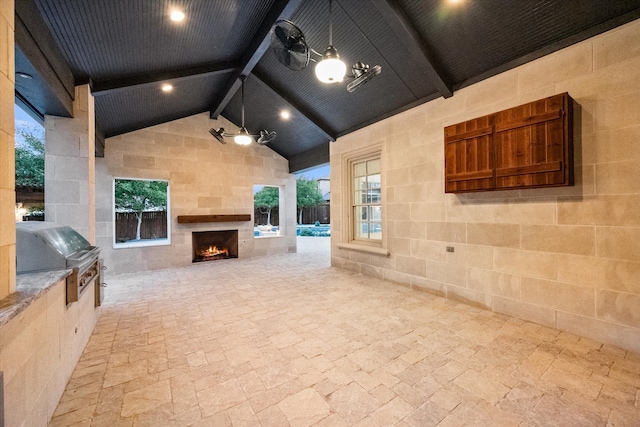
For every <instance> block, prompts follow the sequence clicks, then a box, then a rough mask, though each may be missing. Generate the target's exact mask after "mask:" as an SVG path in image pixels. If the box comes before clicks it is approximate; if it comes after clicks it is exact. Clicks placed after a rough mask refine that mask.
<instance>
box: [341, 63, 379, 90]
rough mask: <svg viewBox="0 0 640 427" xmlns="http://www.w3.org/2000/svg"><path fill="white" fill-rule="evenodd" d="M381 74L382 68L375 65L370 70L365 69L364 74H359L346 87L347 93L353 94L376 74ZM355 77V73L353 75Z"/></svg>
mask: <svg viewBox="0 0 640 427" xmlns="http://www.w3.org/2000/svg"><path fill="white" fill-rule="evenodd" d="M381 72H382V67H381V66H379V65H375V66H373V67H372V68H368V69H366V71H364V72H360V73H359V75H358V76H357V77H356V78H355V79H354V80H353V81H352V82H351V83H349V84H348V85H347V90H348V91H349V92H353V91H354V90H356V89H357V88H359V87H360V86H362V85H363V84H365V83H366V82H368V81H369V80H371V79H372V78H374V77H375V76H377V75H378V74H380V73H381ZM354 75H355V73H354Z"/></svg>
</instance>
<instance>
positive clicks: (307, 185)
mask: <svg viewBox="0 0 640 427" xmlns="http://www.w3.org/2000/svg"><path fill="white" fill-rule="evenodd" d="M322 203H324V200H323V199H322V193H321V192H320V189H319V188H318V181H316V180H315V179H307V178H304V177H300V178H298V179H297V180H296V206H297V207H298V224H302V209H304V208H306V207H309V206H318V205H321V204H322Z"/></svg>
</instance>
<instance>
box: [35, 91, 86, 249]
mask: <svg viewBox="0 0 640 427" xmlns="http://www.w3.org/2000/svg"><path fill="white" fill-rule="evenodd" d="M44 128H45V140H46V144H45V169H44V170H45V193H44V200H45V219H46V220H47V221H51V222H55V223H57V224H64V225H68V226H70V227H72V228H73V229H75V230H76V231H77V232H78V233H80V234H82V235H83V236H84V238H86V239H87V240H88V241H89V242H90V243H92V244H94V243H95V240H96V231H95V162H94V159H95V134H96V130H95V108H94V99H93V95H92V94H91V90H90V88H89V85H83V86H76V87H75V97H74V101H73V118H66V117H57V116H45V118H44Z"/></svg>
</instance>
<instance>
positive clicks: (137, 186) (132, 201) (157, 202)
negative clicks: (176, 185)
mask: <svg viewBox="0 0 640 427" xmlns="http://www.w3.org/2000/svg"><path fill="white" fill-rule="evenodd" d="M167 185H168V183H167V182H165V181H143V180H134V179H116V183H115V200H116V210H124V211H127V212H135V214H136V218H137V219H138V226H137V228H136V239H137V240H140V226H141V225H142V213H143V212H144V211H149V210H157V211H166V210H167Z"/></svg>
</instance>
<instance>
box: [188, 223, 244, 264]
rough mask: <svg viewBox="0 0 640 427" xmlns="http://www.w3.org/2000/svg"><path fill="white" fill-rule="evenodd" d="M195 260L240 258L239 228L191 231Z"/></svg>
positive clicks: (193, 258)
mask: <svg viewBox="0 0 640 427" xmlns="http://www.w3.org/2000/svg"><path fill="white" fill-rule="evenodd" d="M191 241H192V244H193V253H192V255H193V257H192V260H193V262H204V261H216V260H220V259H228V258H238V230H224V231H194V232H192V233H191Z"/></svg>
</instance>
